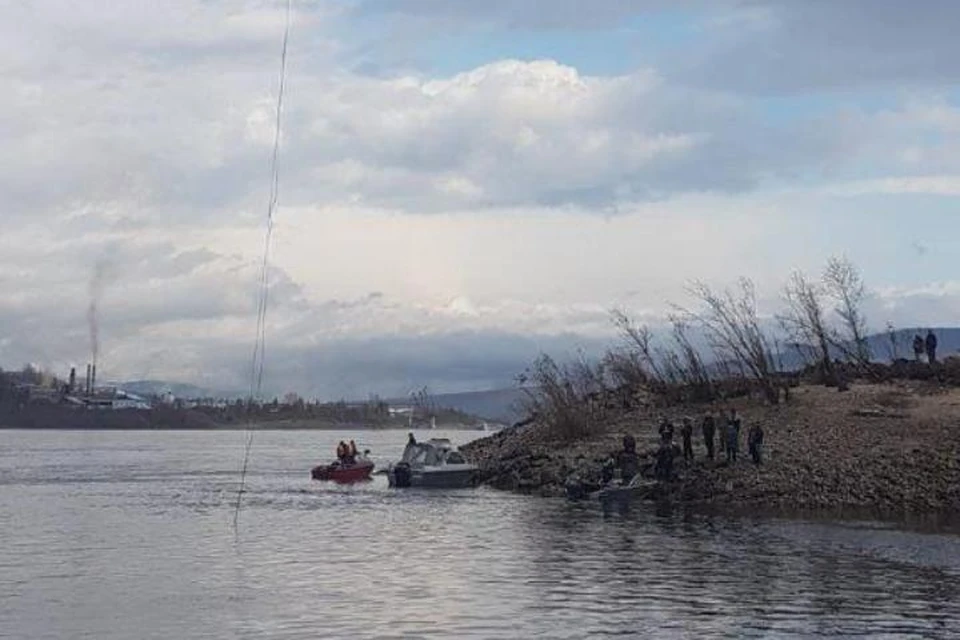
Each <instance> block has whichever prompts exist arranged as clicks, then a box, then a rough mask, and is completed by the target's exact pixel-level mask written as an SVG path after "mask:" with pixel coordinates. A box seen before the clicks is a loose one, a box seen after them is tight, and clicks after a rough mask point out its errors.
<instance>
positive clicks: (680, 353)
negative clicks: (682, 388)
mask: <svg viewBox="0 0 960 640" xmlns="http://www.w3.org/2000/svg"><path fill="white" fill-rule="evenodd" d="M670 323H671V324H672V325H673V341H674V343H675V344H676V346H677V350H676V351H674V350H671V351H670V353H671V355H672V356H673V358H674V360H675V361H676V363H677V366H678V370H679V372H680V374H681V377H682V382H683V383H684V384H686V385H687V386H688V387H690V390H691V391H692V392H693V395H694V399H697V400H713V398H714V390H713V381H712V380H711V379H710V372H709V371H708V370H707V367H706V365H704V363H703V358H702V357H701V356H700V352H699V351H698V350H697V348H696V347H694V346H693V343H691V342H690V338H689V336H688V334H687V331H688V330H689V324H688V323H687V321H686V320H685V319H684V318H683V317H681V316H673V317H671V318H670Z"/></svg>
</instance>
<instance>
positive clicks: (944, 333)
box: [867, 327, 960, 361]
mask: <svg viewBox="0 0 960 640" xmlns="http://www.w3.org/2000/svg"><path fill="white" fill-rule="evenodd" d="M928 328H930V327H923V328H913V329H899V330H897V331H896V332H895V333H894V335H895V336H896V340H897V352H898V353H897V355H898V356H899V357H901V358H907V359H912V358H913V336H915V335H917V334H920V337H926V335H927V329H928ZM932 329H933V333H934V335H936V336H937V357H938V358H946V357H947V356H949V355H956V354H958V353H960V327H932ZM867 341H868V344H869V345H870V351H871V353H872V354H873V357H874V359H875V360H884V361H885V360H890V359H891V357H890V356H891V350H892V345H891V342H890V336H889V335H888V334H886V333H877V334H874V335H871V336H870V337H869V338H868V339H867Z"/></svg>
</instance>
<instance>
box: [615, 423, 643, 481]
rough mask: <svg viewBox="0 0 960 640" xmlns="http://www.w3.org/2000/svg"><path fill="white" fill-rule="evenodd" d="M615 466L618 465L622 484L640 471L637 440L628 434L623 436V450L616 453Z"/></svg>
mask: <svg viewBox="0 0 960 640" xmlns="http://www.w3.org/2000/svg"><path fill="white" fill-rule="evenodd" d="M617 466H619V467H620V480H621V482H623V484H629V483H630V481H631V480H633V478H634V476H636V475H637V473H638V472H639V471H640V458H639V456H637V441H636V440H635V439H634V437H633V436H631V435H629V434H628V435H625V436H623V451H621V452H620V453H619V454H617Z"/></svg>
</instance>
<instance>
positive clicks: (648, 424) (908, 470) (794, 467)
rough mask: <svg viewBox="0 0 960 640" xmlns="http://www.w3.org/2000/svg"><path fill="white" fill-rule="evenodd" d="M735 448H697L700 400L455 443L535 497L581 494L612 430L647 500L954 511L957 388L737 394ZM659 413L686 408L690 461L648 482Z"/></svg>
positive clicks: (959, 443)
mask: <svg viewBox="0 0 960 640" xmlns="http://www.w3.org/2000/svg"><path fill="white" fill-rule="evenodd" d="M730 406H735V407H736V408H737V410H738V412H739V413H740V414H741V417H742V419H743V429H742V432H741V446H740V452H741V459H740V460H739V461H737V462H736V463H734V464H730V465H728V464H727V463H726V462H725V461H721V456H719V455H718V461H717V462H711V461H709V460H707V459H706V450H705V447H704V443H703V439H702V437H701V434H700V429H699V419H700V417H701V416H702V415H703V412H704V411H705V410H706V409H708V408H711V407H708V406H704V405H699V406H687V407H678V408H669V409H663V410H654V409H650V408H645V409H640V410H636V411H632V412H628V413H624V414H623V415H621V416H619V417H618V418H616V419H614V420H611V421H609V423H608V424H602V425H596V427H595V428H594V429H593V430H592V433H591V435H590V436H589V437H588V438H585V439H581V440H578V441H576V442H561V441H557V440H555V439H553V438H551V437H550V434H549V430H548V429H547V427H546V426H545V425H541V424H537V423H532V424H530V425H527V426H525V427H518V428H512V429H507V430H504V431H502V432H499V433H497V434H494V435H493V436H490V437H488V438H484V439H481V440H477V441H475V442H472V443H470V444H468V445H466V446H464V447H462V451H463V452H464V454H465V455H466V457H467V458H468V459H470V460H471V461H472V462H474V463H475V464H476V465H477V466H478V467H479V479H480V481H481V482H482V483H484V484H488V485H491V486H493V487H496V488H499V489H505V490H510V491H518V492H524V493H534V494H539V495H543V496H553V497H559V496H574V497H575V496H577V495H580V496H583V495H587V494H589V493H590V492H591V491H595V490H597V489H599V488H600V487H601V469H602V467H603V465H604V463H605V462H606V461H607V460H608V459H610V458H611V457H612V456H614V455H615V454H616V452H617V451H618V450H619V448H620V442H621V439H622V437H623V436H624V435H627V434H630V435H633V436H634V437H635V438H636V440H637V444H638V446H637V451H638V453H639V454H640V458H641V474H642V475H643V476H644V477H645V478H648V479H649V481H648V482H644V483H643V486H644V489H642V490H641V491H640V492H639V493H641V494H642V497H646V498H648V499H651V500H667V501H670V502H676V503H682V504H690V505H701V506H718V507H729V508H739V507H745V508H756V509H789V510H837V509H850V510H856V511H858V512H870V513H875V514H883V515H906V514H923V513H960V390H957V389H944V388H941V387H939V386H935V385H931V384H927V383H919V382H900V383H888V384H856V385H852V386H851V388H850V389H849V390H848V391H845V392H842V393H841V392H838V391H837V390H836V389H830V388H825V387H819V386H801V387H799V388H797V389H795V390H794V392H793V393H792V398H791V401H790V402H789V403H788V404H783V405H780V406H769V405H765V404H763V403H761V402H759V401H746V400H738V401H736V402H735V403H728V404H724V405H716V406H714V407H712V408H713V409H714V410H716V411H721V410H724V409H726V408H728V407H730ZM659 415H666V416H667V417H669V418H671V419H672V420H673V421H674V423H675V424H679V421H680V419H681V418H682V417H683V416H690V417H692V418H693V419H694V423H695V424H696V425H697V426H696V427H695V429H694V439H693V441H694V453H695V460H694V461H693V462H692V463H689V464H685V463H684V462H683V459H682V458H681V457H678V458H677V459H676V462H675V465H674V477H673V478H672V479H671V480H670V481H654V480H653V479H652V478H653V468H654V457H653V454H654V452H655V451H656V449H657V444H656V443H657V435H656V425H657V418H658V416H659ZM755 422H759V423H760V424H761V426H762V427H763V429H764V432H765V434H766V437H765V444H764V461H763V464H761V465H759V466H758V465H754V464H753V463H752V462H751V461H750V460H749V457H748V456H746V455H745V452H746V447H745V438H746V432H747V430H748V429H749V427H750V425H752V424H754V423H755Z"/></svg>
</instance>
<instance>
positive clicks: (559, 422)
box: [523, 354, 609, 440]
mask: <svg viewBox="0 0 960 640" xmlns="http://www.w3.org/2000/svg"><path fill="white" fill-rule="evenodd" d="M523 381H524V382H532V383H533V385H532V387H530V388H527V389H526V391H527V396H528V397H527V402H526V408H527V410H528V411H529V413H530V414H531V415H534V416H537V417H538V420H539V421H540V422H541V423H542V424H543V425H544V426H545V427H546V428H547V429H548V432H549V433H550V435H552V436H553V437H554V438H557V439H558V440H576V439H577V438H581V437H583V436H585V435H588V434H589V433H590V431H591V430H592V429H593V428H594V427H595V426H596V425H597V424H600V423H602V422H603V420H604V419H605V418H606V415H607V411H608V410H609V406H608V402H607V398H606V391H607V389H606V387H605V385H604V383H603V368H602V366H593V365H591V364H590V363H589V362H588V361H587V359H586V358H585V357H583V355H582V354H581V356H580V358H579V359H578V360H577V361H575V362H573V363H570V364H567V365H559V364H557V362H556V361H555V360H553V359H552V358H551V357H550V356H547V355H541V356H540V357H539V358H537V360H536V361H535V362H534V363H533V365H532V367H531V368H530V370H529V371H528V374H526V375H524V376H523Z"/></svg>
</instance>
